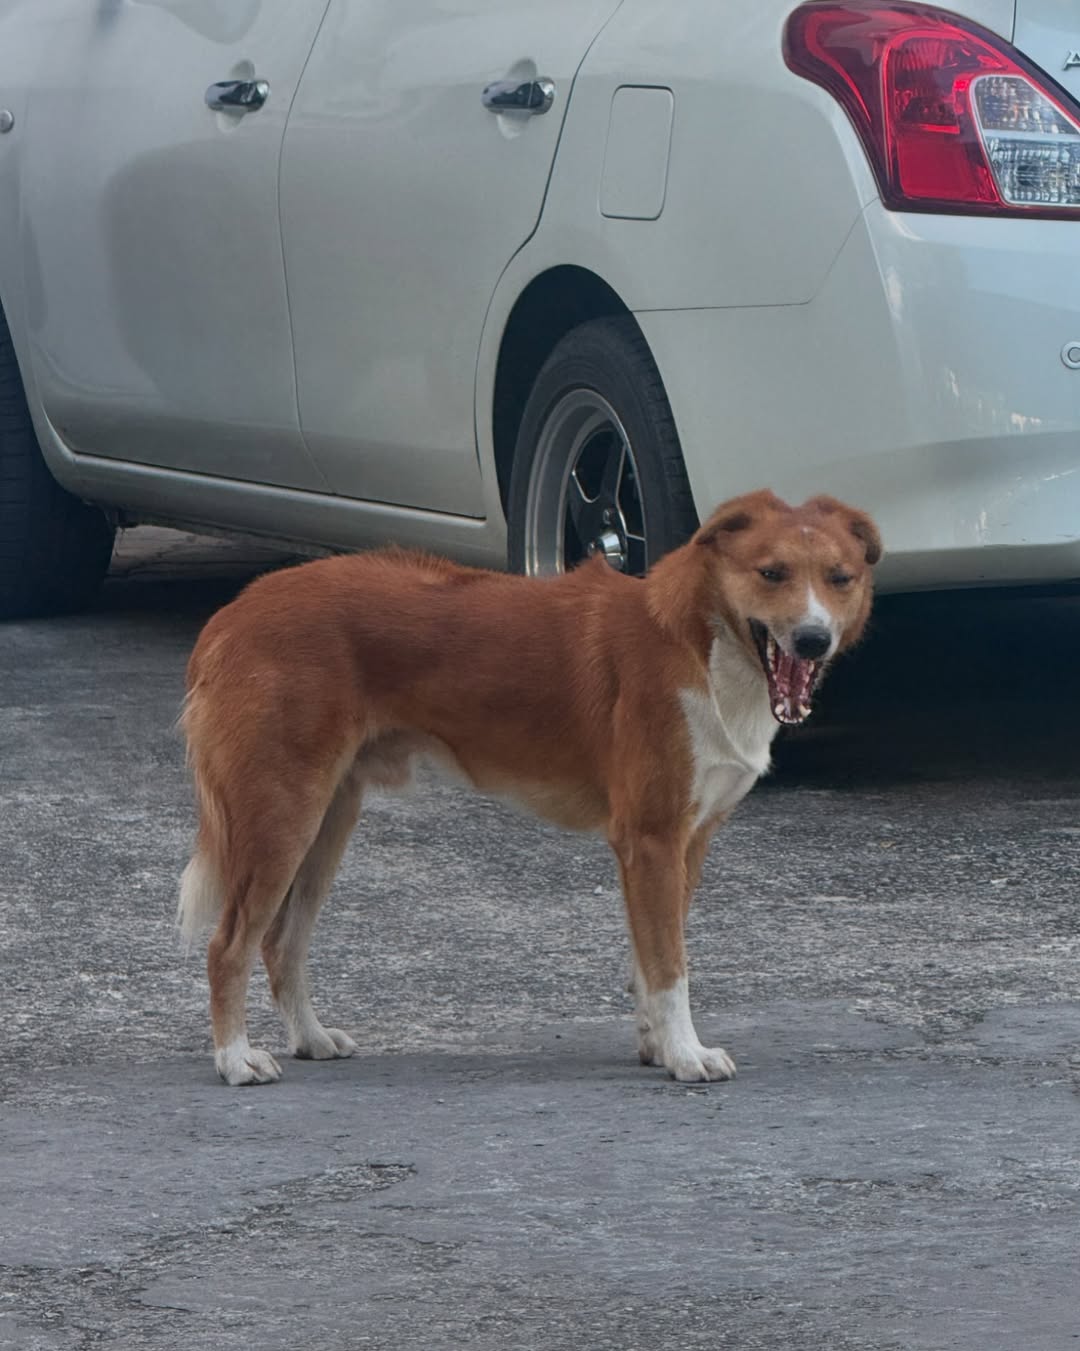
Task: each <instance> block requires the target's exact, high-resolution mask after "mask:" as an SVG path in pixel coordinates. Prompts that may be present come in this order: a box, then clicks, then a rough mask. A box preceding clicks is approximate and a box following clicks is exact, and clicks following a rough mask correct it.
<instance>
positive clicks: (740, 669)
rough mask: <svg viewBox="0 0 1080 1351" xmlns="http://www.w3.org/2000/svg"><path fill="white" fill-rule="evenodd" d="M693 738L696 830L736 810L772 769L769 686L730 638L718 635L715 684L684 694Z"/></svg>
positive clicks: (713, 663)
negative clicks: (763, 776)
mask: <svg viewBox="0 0 1080 1351" xmlns="http://www.w3.org/2000/svg"><path fill="white" fill-rule="evenodd" d="M680 698H681V700H682V706H683V714H684V716H685V718H686V730H687V734H688V736H689V738H690V754H691V758H692V764H693V780H692V783H691V789H690V800H691V802H692V804H693V808H694V825H695V828H696V827H697V826H699V825H701V824H702V823H703V822H705V821H708V820H709V819H710V818H712V817H715V816H718V815H721V814H722V813H726V812H729V811H731V810H732V808H733V807H735V805H736V804H737V803H738V802H739V801H740V800H741V799H742V798H743V797H745V796H746V794H747V793H748V792H749V791H750V789H751V788H752V787H753V786H754V784H755V783H756V782H757V780H758V779H759V778H760V777H761V775H762V774H764V773H765V771H766V770H767V769H768V768H769V748H770V746H771V745H772V739H773V737H774V736H775V735H776V731H777V723H776V719H775V718H774V717H773V715H772V712H771V711H770V709H769V696H768V687H767V686H766V684H765V680H764V678H763V676H762V674H761V673H760V672H759V671H756V670H755V669H754V667H753V666H752V665H751V663H750V661H749V660H748V658H747V657H746V655H745V654H744V653H743V652H742V650H741V649H740V648H737V647H736V646H735V645H734V643H733V640H732V639H731V638H730V636H727V635H723V636H721V637H718V638H717V640H716V641H715V642H714V643H713V646H712V652H711V654H710V660H709V688H708V689H706V690H700V689H686V690H682V691H681V692H680Z"/></svg>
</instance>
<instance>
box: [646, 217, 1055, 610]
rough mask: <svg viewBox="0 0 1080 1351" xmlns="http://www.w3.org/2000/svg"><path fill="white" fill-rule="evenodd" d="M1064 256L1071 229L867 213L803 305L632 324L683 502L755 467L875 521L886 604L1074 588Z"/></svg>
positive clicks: (789, 488)
mask: <svg viewBox="0 0 1080 1351" xmlns="http://www.w3.org/2000/svg"><path fill="white" fill-rule="evenodd" d="M973 227H977V228H973ZM1077 251H1078V245H1077V242H1076V239H1075V227H1074V226H1073V225H1072V223H1071V222H1067V221H1027V220H980V221H978V222H972V221H970V220H965V219H964V218H962V217H955V216H953V217H941V216H905V215H901V214H897V213H892V212H888V211H886V210H885V209H884V208H883V207H881V205H880V204H878V203H874V204H872V205H871V206H870V207H868V208H867V210H866V212H865V213H864V215H863V217H862V218H861V219H860V222H859V226H858V228H857V229H856V230H855V231H854V232H853V233H852V235H851V236H850V238H849V240H848V242H847V244H846V245H845V247H844V249H843V251H842V253H841V256H840V257H839V258H838V260H837V262H836V265H835V266H834V267H833V269H832V270H831V272H830V275H829V279H828V281H827V283H826V285H825V286H824V287H823V288H822V290H821V292H820V293H819V295H818V296H817V297H815V299H814V300H813V302H812V303H811V304H809V305H805V306H798V307H792V308H780V309H772V308H765V307H755V308H749V309H739V310H711V311H694V312H690V311H684V312H681V313H676V312H667V313H664V314H660V313H650V314H642V315H640V316H639V322H640V324H641V326H642V329H643V331H644V333H645V336H646V338H647V339H648V341H649V343H650V345H651V347H652V349H653V351H654V353H655V355H656V358H657V361H658V364H659V366H660V369H661V373H662V375H663V377H664V380H665V382H666V384H667V387H668V390H669V394H670V396H671V399H672V404H673V406H674V407H675V408H676V409H678V410H679V432H680V436H681V438H682V444H683V450H684V455H685V457H686V462H687V471H688V473H689V475H690V479H691V483H692V484H693V487H694V492H695V497H696V498H697V499H698V500H704V501H708V500H711V499H713V498H719V497H721V496H724V495H726V494H727V493H728V492H730V491H733V490H734V491H741V490H743V489H745V488H750V487H753V486H756V484H757V483H758V482H759V479H760V475H761V466H762V464H767V465H768V466H769V474H770V478H771V480H772V481H774V482H776V483H778V484H780V485H782V486H783V488H784V490H785V491H786V492H787V493H788V494H790V495H791V496H792V497H794V498H800V497H802V496H806V495H808V494H811V493H815V492H832V493H836V494H838V495H841V496H843V497H844V498H847V499H850V500H852V501H857V502H869V503H872V504H873V508H874V512H875V515H876V517H877V519H878V522H879V524H880V526H881V529H882V533H883V536H884V538H885V540H886V544H887V546H888V544H889V542H890V541H893V542H894V545H895V547H894V548H893V549H892V550H891V551H890V553H889V556H888V557H887V558H886V560H885V562H884V563H883V564H882V567H881V581H882V585H883V586H884V587H885V588H886V589H912V588H918V587H924V586H928V585H934V584H935V583H936V584H940V582H941V579H942V578H945V577H947V578H948V579H949V581H950V584H953V585H972V584H978V583H986V582H993V581H998V582H1000V581H1006V580H1008V579H1009V578H1010V577H1012V578H1013V579H1014V580H1017V581H1044V580H1054V579H1061V578H1063V577H1068V576H1077V577H1080V543H1078V539H1077V537H1078V535H1080V530H1078V528H1077V523H1078V522H1080V446H1078V434H1077V429H1078V427H1080V371H1075V370H1070V369H1068V368H1067V367H1066V366H1065V365H1064V364H1063V362H1062V361H1061V359H1060V352H1061V348H1062V345H1063V343H1064V342H1065V341H1066V340H1068V339H1069V338H1071V337H1076V338H1080V322H1078V319H1077V316H1078V315H1080V269H1077V267H1076V263H1075V260H1076V256H1077ZM916 259H917V266H916V265H914V260H916ZM718 370H722V371H723V372H724V381H723V384H722V386H721V387H720V388H719V389H718V390H717V394H716V399H715V402H714V404H713V406H712V408H710V407H709V405H708V403H707V402H706V401H703V400H701V399H700V398H697V397H695V394H694V391H695V388H698V387H700V385H701V384H702V382H705V381H709V380H713V381H715V373H716V371H718ZM1062 569H1064V571H1062Z"/></svg>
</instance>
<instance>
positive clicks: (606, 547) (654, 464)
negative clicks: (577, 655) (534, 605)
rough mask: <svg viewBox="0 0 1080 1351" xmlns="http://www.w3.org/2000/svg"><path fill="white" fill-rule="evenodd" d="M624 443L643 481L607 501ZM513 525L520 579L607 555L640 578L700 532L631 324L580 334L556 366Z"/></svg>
mask: <svg viewBox="0 0 1080 1351" xmlns="http://www.w3.org/2000/svg"><path fill="white" fill-rule="evenodd" d="M590 404H592V406H593V411H592V413H590V411H589V410H590ZM608 414H613V415H614V419H612V417H611V416H607V415H608ZM605 418H606V421H607V423H608V424H609V425H608V428H607V430H606V431H605V427H604V425H603V424H604V422H605ZM590 419H591V420H590ZM579 424H580V425H579ZM590 428H591V429H592V430H590ZM605 435H607V436H608V438H609V439H608V442H607V443H606V444H607V447H608V449H607V451H606V452H605V451H604V448H603V442H602V438H603V437H604V436H605ZM590 437H591V438H592V440H590V439H589V438H590ZM598 438H599V439H598ZM620 444H624V445H625V447H626V449H627V450H628V451H629V469H630V470H632V473H631V474H630V477H629V479H628V480H627V481H626V482H625V483H623V484H621V485H620V483H619V482H618V481H616V483H615V487H614V493H613V494H611V493H609V494H608V498H605V497H604V492H605V489H604V487H603V483H602V482H601V480H603V481H609V480H610V475H611V473H613V472H614V471H613V469H612V465H613V457H614V456H615V455H616V454H617V453H618V447H619V445H620ZM604 454H606V455H607V457H608V458H607V460H606V461H603V455H604ZM590 457H591V465H590ZM571 460H572V461H573V463H570V461H571ZM624 463H625V461H624ZM590 473H591V474H592V476H593V479H594V481H593V483H592V484H591V485H590V484H583V482H582V480H583V478H584V477H587V476H588V475H589V474H590ZM560 475H562V485H561V491H562V497H561V498H560V497H559V492H560V486H559V477H560ZM570 485H573V486H570ZM609 486H610V482H609ZM594 492H595V499H594V498H593V497H592V496H591V494H593V493H594ZM609 499H610V500H609ZM605 501H607V508H605V509H604V510H603V511H601V508H604V503H605ZM575 504H576V511H575ZM507 516H508V526H509V562H510V567H511V568H512V569H513V570H514V571H515V572H530V573H546V572H553V571H556V572H557V571H561V570H564V569H566V570H568V569H570V568H572V567H574V566H575V565H576V564H577V563H578V562H580V561H581V559H582V558H583V557H585V556H587V555H588V554H590V553H592V552H596V551H597V550H598V549H600V550H601V551H603V552H604V553H605V554H606V555H607V556H608V558H609V561H612V562H613V565H614V566H616V567H618V568H619V570H620V571H626V572H630V573H634V574H640V573H642V572H644V571H645V570H646V569H647V568H648V567H650V566H651V565H652V564H653V563H655V562H656V560H657V559H658V558H660V557H661V556H662V555H663V554H665V553H668V552H669V551H670V550H671V549H674V548H676V547H677V546H678V545H680V544H682V543H684V542H685V541H686V540H687V539H688V538H689V537H690V535H692V534H693V532H694V531H695V530H696V529H697V526H698V518H697V513H696V511H695V509H694V499H693V495H692V494H691V491H690V484H689V482H688V480H687V477H686V467H685V465H684V463H683V457H682V450H681V448H680V446H679V437H678V433H677V432H676V430H675V421H674V418H673V417H672V415H671V408H670V406H669V404H668V400H667V395H666V393H665V392H664V386H663V383H662V382H661V379H660V373H659V371H658V370H657V369H656V363H655V362H654V361H653V358H652V354H651V352H650V351H649V348H648V345H647V344H646V342H645V339H644V337H643V336H642V334H641V330H640V329H639V328H638V326H637V324H636V323H635V322H634V320H633V319H632V318H630V317H629V316H626V317H621V318H610V319H595V320H592V321H590V322H589V323H586V324H582V325H581V326H580V327H579V328H575V329H573V330H571V332H569V333H567V334H566V336H565V337H564V338H562V339H561V340H560V341H559V342H558V343H557V344H556V346H555V348H554V349H553V350H552V352H551V355H550V356H549V357H548V359H547V361H546V362H545V363H544V365H543V367H542V368H541V370H540V373H539V375H538V376H537V378H536V382H535V384H534V385H533V388H532V391H531V393H530V395H529V398H528V400H527V401H526V404H525V410H524V413H523V415H522V419H521V426H520V428H519V431H518V437H517V444H516V448H515V451H514V462H513V468H512V471H511V478H510V500H509V510H508V513H507ZM601 517H602V521H601ZM603 522H610V525H605V524H603ZM579 525H580V526H581V527H582V529H581V530H580V531H579V528H578V527H579ZM584 536H589V538H584ZM639 538H640V539H641V543H640V544H639V543H638V542H637V541H638V539H639Z"/></svg>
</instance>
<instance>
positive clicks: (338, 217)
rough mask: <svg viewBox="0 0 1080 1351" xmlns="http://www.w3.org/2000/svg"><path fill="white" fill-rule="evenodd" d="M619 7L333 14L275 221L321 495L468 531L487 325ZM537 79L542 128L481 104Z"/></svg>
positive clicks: (612, 2)
mask: <svg viewBox="0 0 1080 1351" xmlns="http://www.w3.org/2000/svg"><path fill="white" fill-rule="evenodd" d="M618 5H619V0H454V3H452V4H447V3H445V0H398V3H394V4H387V3H386V0H331V4H330V8H329V11H328V12H327V16H326V20H325V22H324V24H323V27H322V30H321V32H320V34H319V38H318V41H317V42H316V44H315V49H314V51H313V53H312V56H311V60H310V62H309V63H308V67H307V70H306V71H305V73H304V78H303V80H302V81H301V85H300V90H299V93H298V95H297V98H296V102H295V104H294V107H293V112H292V115H291V117H290V119H289V126H288V130H287V132H286V136H285V147H284V154H283V159H282V179H281V210H282V227H283V236H284V245H285V261H286V268H287V273H288V278H289V295H290V301H291V305H292V315H293V332H294V340H295V345H296V366H297V380H298V391H299V400H300V418H301V426H302V428H303V432H304V436H305V438H306V440H307V443H308V446H309V448H310V450H311V453H312V455H313V457H314V458H315V460H316V462H317V463H318V464H319V466H320V467H321V468H322V470H323V472H324V473H325V474H326V476H327V478H328V479H329V480H330V482H331V483H332V484H333V487H334V488H335V490H336V491H338V492H340V493H344V494H348V495H349V496H353V497H360V498H367V499H369V500H375V501H383V502H392V503H398V504H404V505H408V506H414V507H426V508H433V509H437V510H441V511H447V512H454V513H458V514H462V515H469V514H474V515H480V514H482V507H481V499H480V485H479V470H478V467H477V459H476V448H475V447H476V442H475V428H474V413H473V407H474V403H473V394H474V382H475V374H476V360H477V351H478V347H479V343H480V332H481V328H482V325H483V320H484V314H485V311H486V309H487V305H488V302H489V301H490V299H491V295H492V293H493V291H494V289H495V285H496V282H497V281H498V278H499V275H500V273H501V272H502V270H503V269H504V267H505V266H506V264H507V262H508V261H509V260H510V258H511V257H512V256H513V254H514V253H515V252H516V251H517V249H519V248H520V247H521V245H522V244H523V243H524V242H525V240H526V239H527V238H528V237H529V235H530V233H531V232H532V231H533V229H534V228H535V225H536V222H537V219H538V217H539V214H540V211H541V207H542V205H543V199H544V192H545V188H546V186H547V181H548V174H549V171H550V168H551V164H552V160H553V158H554V155H555V150H556V146H557V144H558V140H559V133H560V129H561V127H562V122H563V116H564V113H565V111H566V107H567V102H568V100H569V97H570V90H571V86H572V84H573V80H574V76H575V73H576V71H577V69H578V66H579V65H580V63H581V61H582V59H583V57H584V55H585V53H586V52H587V50H588V48H589V46H590V44H591V43H592V41H593V39H594V38H595V37H596V34H597V33H598V32H599V31H600V29H601V28H602V27H603V26H604V24H605V23H606V21H607V20H608V19H609V18H610V16H611V15H612V14H613V13H614V12H615V10H616V9H617V8H618ZM544 80H547V81H550V82H551V84H552V85H553V86H554V98H553V101H552V102H551V105H550V107H549V108H547V109H546V110H539V109H537V110H535V111H533V112H528V111H519V112H501V113H500V112H494V111H490V110H489V109H488V108H486V107H485V105H484V103H483V102H482V101H481V95H482V92H483V90H484V89H485V87H486V86H488V85H490V84H492V83H494V82H503V83H504V85H505V86H507V87H509V88H513V89H516V88H519V87H529V86H533V85H537V84H539V83H540V82H541V81H544ZM490 97H491V96H490V95H489V99H490ZM522 97H523V98H527V97H529V95H528V94H523V95H522ZM532 97H533V98H534V101H536V102H540V101H541V95H540V94H539V93H537V92H536V90H533V91H532Z"/></svg>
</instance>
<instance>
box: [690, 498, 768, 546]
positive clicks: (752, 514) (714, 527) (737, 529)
mask: <svg viewBox="0 0 1080 1351" xmlns="http://www.w3.org/2000/svg"><path fill="white" fill-rule="evenodd" d="M790 512H791V508H790V507H789V506H788V504H787V503H786V502H781V500H780V498H779V497H777V495H776V494H775V493H774V492H770V491H769V489H768V488H761V489H759V490H758V491H757V492H754V493H744V494H743V496H742V497H733V498H732V499H731V501H730V502H721V504H720V505H719V506H718V507H717V508H716V510H715V511H714V512H713V514H712V515H711V516H710V517H709V519H708V520H707V521H706V522H705V524H704V525H703V526H702V527H701V529H700V530H699V531H698V533H697V535H696V536H695V537H694V538H695V539H696V540H697V542H698V544H705V545H711V546H712V547H713V548H718V549H722V548H723V547H724V545H725V544H726V543H728V542H729V541H730V540H731V539H732V538H733V537H734V536H736V535H741V534H742V533H743V531H744V530H749V529H750V527H751V526H753V525H757V524H758V523H759V522H760V521H762V520H763V519H764V518H765V517H767V516H771V515H783V514H784V513H787V514H790Z"/></svg>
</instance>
